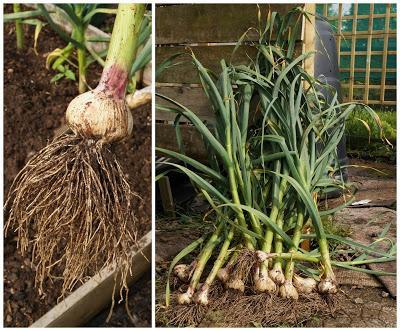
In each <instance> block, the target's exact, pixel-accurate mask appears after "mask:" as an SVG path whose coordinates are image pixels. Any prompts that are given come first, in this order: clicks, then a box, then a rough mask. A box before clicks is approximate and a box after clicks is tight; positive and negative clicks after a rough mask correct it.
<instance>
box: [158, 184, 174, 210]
mask: <svg viewBox="0 0 400 331" xmlns="http://www.w3.org/2000/svg"><path fill="white" fill-rule="evenodd" d="M158 188H159V189H160V197H161V203H162V206H163V209H164V211H165V213H166V214H168V215H170V216H171V217H175V204H174V198H173V196H172V191H171V185H170V183H169V178H168V176H163V177H162V178H160V179H159V180H158Z"/></svg>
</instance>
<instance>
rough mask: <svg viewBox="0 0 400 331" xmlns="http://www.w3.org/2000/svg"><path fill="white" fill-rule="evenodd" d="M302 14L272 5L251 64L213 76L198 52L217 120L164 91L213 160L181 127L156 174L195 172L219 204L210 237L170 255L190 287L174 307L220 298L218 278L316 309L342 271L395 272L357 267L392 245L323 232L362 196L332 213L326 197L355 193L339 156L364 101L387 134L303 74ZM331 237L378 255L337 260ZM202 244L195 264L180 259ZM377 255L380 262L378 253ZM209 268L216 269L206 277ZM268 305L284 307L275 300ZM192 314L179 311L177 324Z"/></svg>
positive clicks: (384, 255)
mask: <svg viewBox="0 0 400 331" xmlns="http://www.w3.org/2000/svg"><path fill="white" fill-rule="evenodd" d="M259 17H261V14H259ZM303 18H304V19H309V14H308V13H306V12H304V11H303V9H302V8H295V9H293V10H292V11H290V12H289V13H288V14H286V15H284V16H281V15H279V14H278V13H275V12H273V13H271V12H270V13H269V14H268V16H267V20H266V22H265V26H264V27H263V28H261V29H260V30H259V42H258V43H257V44H256V45H253V47H255V48H257V51H258V52H257V55H256V56H255V57H254V58H252V59H251V60H252V62H251V63H250V64H249V65H247V66H246V65H238V66H236V65H233V64H227V63H226V62H225V61H224V60H222V61H221V63H220V64H221V72H220V73H219V74H215V73H213V72H211V71H210V70H208V69H206V68H204V67H203V65H202V64H201V63H200V62H199V61H198V60H197V59H196V57H195V55H194V54H193V55H192V59H193V63H194V66H195V68H196V70H197V72H198V74H199V77H200V81H201V84H202V87H203V91H204V93H205V94H206V96H207V97H208V99H209V102H210V106H211V107H212V109H213V111H214V115H215V125H214V126H212V127H210V126H207V125H206V124H205V123H203V122H202V120H201V119H200V118H199V117H197V115H196V114H195V113H193V112H192V111H191V110H190V109H188V108H187V107H185V106H184V105H182V104H180V103H178V102H176V101H174V100H172V99H170V98H168V97H166V96H163V95H158V96H159V97H160V98H162V99H164V100H166V101H167V102H168V103H169V106H165V105H160V104H157V106H156V107H157V109H158V110H161V111H166V112H170V113H173V114H176V119H175V123H179V120H180V118H185V121H189V122H190V123H191V124H192V125H193V126H194V127H195V128H196V130H197V131H198V133H199V134H200V135H201V136H202V138H203V141H204V145H205V148H206V150H207V154H208V158H209V162H208V164H204V163H201V162H199V161H197V160H194V159H192V158H191V157H189V156H187V155H185V151H184V148H183V146H184V145H183V141H182V137H181V134H180V130H179V126H178V125H177V126H176V137H177V142H178V146H179V148H180V152H174V151H171V150H166V149H163V148H157V149H156V150H157V152H159V153H162V154H165V155H167V156H169V157H171V158H173V159H175V160H176V161H175V162H174V161H168V162H166V161H162V163H164V164H167V165H169V166H170V167H171V170H167V171H165V172H163V173H161V174H158V176H157V179H159V178H161V177H162V176H164V175H166V174H167V173H168V172H169V171H179V172H182V173H184V174H186V175H187V176H188V177H189V178H190V180H191V182H192V183H193V185H194V186H195V187H196V188H197V189H198V190H199V192H201V193H202V194H203V196H204V197H205V199H206V200H207V201H208V203H209V205H210V208H211V209H212V211H213V213H212V214H211V213H208V216H209V217H210V218H211V217H212V218H213V219H214V222H215V225H214V231H213V232H212V233H211V234H205V235H204V236H202V237H201V238H199V239H198V240H196V241H195V242H193V243H192V244H190V245H189V246H188V247H186V248H185V249H184V250H182V251H181V252H180V253H179V254H178V255H177V256H176V257H175V259H174V260H173V261H172V263H171V265H170V268H169V274H168V276H169V275H170V274H171V273H173V274H174V276H175V277H176V278H177V279H179V280H180V281H181V282H184V283H187V284H188V288H187V290H186V292H184V293H180V294H178V295H177V296H175V298H176V302H174V303H178V304H183V305H186V304H189V303H191V302H193V301H194V302H195V303H197V304H199V305H208V304H209V301H210V297H211V298H212V299H213V300H218V298H217V297H216V295H217V294H215V293H213V289H215V287H214V286H213V285H214V281H215V279H216V278H218V279H219V280H220V281H221V282H222V283H223V284H224V286H225V287H226V288H231V289H234V290H237V291H239V293H240V292H244V291H245V289H252V291H255V292H258V293H269V294H268V295H272V296H273V295H276V294H279V296H281V297H283V298H285V299H288V300H298V299H303V302H304V304H308V303H309V302H310V301H307V300H305V299H306V298H307V296H308V295H309V294H310V293H311V292H315V291H317V292H319V293H321V294H334V293H336V291H337V288H336V278H335V274H334V272H333V268H332V266H338V267H343V268H348V269H352V270H356V271H362V272H369V273H375V274H386V273H385V272H375V271H370V270H366V269H362V268H360V267H358V266H359V265H361V264H364V263H367V262H371V261H373V262H377V263H379V262H385V261H391V260H394V259H395V249H394V248H393V247H392V248H391V249H390V250H389V251H388V252H383V251H379V250H377V249H376V248H375V247H374V246H373V245H371V246H366V245H362V244H360V243H357V242H354V241H352V240H350V239H348V238H344V237H340V236H338V235H331V234H328V233H326V231H325V228H324V224H323V222H322V218H323V217H326V216H327V215H330V214H333V213H335V212H336V211H338V210H340V209H341V208H344V207H345V206H347V205H348V204H350V203H351V202H352V201H353V199H345V198H344V202H343V204H342V205H340V206H338V207H336V208H334V209H330V210H324V209H323V208H322V206H321V204H320V202H321V201H319V197H321V196H324V195H325V194H326V193H328V192H330V191H332V190H337V189H338V188H339V189H341V190H343V192H348V191H349V190H350V188H351V187H350V185H349V184H346V183H344V182H343V181H342V180H341V179H340V178H341V177H340V174H341V168H340V166H339V165H338V162H335V161H336V160H337V150H336V149H337V146H338V143H339V141H340V140H341V138H342V136H343V134H344V130H345V129H344V124H345V120H346V118H347V117H348V116H349V115H350V114H351V112H352V111H354V110H355V108H356V107H362V109H363V110H364V111H365V112H367V113H368V114H369V115H370V116H371V118H373V120H374V121H375V122H376V123H377V125H378V127H379V128H380V133H381V138H383V135H382V131H381V122H380V120H379V117H378V116H377V115H376V113H375V112H374V111H373V110H372V109H371V108H370V107H368V106H365V105H361V104H356V103H343V104H340V103H339V102H338V99H337V95H335V96H334V98H333V99H332V101H328V100H326V99H325V98H324V96H323V94H322V93H321V92H320V91H321V90H322V88H326V87H328V86H326V85H324V84H323V83H321V82H320V81H318V80H316V79H315V78H314V77H312V76H310V75H309V74H308V73H307V72H306V71H305V70H304V69H303V63H304V61H305V60H306V59H307V58H309V57H311V56H313V52H308V53H305V54H302V55H300V56H297V57H296V55H295V47H296V37H297V34H298V33H299V31H300V30H301V25H302V19H303ZM260 26H261V23H260ZM243 38H244V37H243ZM243 38H242V39H241V40H243ZM239 44H240V43H238V46H237V47H239ZM254 104H256V107H255V109H254V107H252V106H251V105H254ZM338 175H339V176H338ZM338 177H339V179H338ZM210 215H211V216H210ZM305 232H308V234H304V233H305ZM307 239H311V240H312V243H313V246H312V249H311V251H307V250H304V249H303V248H302V247H301V245H300V244H301V243H302V242H303V241H305V240H307ZM330 241H333V242H339V243H343V244H345V245H347V247H348V249H347V250H348V251H349V252H353V253H354V252H355V251H364V252H366V253H368V254H364V255H362V256H363V259H354V260H351V261H345V262H343V261H337V260H334V259H332V257H333V256H335V252H333V251H330V245H329V242H330ZM200 247H201V249H200V253H199V254H198V256H197V258H196V259H195V260H194V261H193V262H192V263H191V264H178V262H179V261H180V260H181V259H182V258H183V257H184V256H186V255H187V254H189V253H191V252H193V251H194V250H195V249H197V248H200ZM370 253H372V254H373V256H374V257H369V254H370ZM214 257H215V258H214ZM367 260H368V261H367ZM212 261H213V262H212ZM210 262H211V266H210V268H207V267H206V266H207V264H208V263H210ZM205 270H210V271H209V272H208V274H207V275H204V273H205ZM217 288H218V287H217ZM210 293H213V294H212V295H211V294H210ZM265 300H267V299H265ZM270 302H272V306H271V309H275V308H274V307H273V302H274V300H270ZM307 302H308V303H307ZM169 304H170V277H168V280H167V286H166V306H167V307H168V306H169ZM188 315H190V314H180V317H177V318H176V319H175V322H176V323H179V322H181V321H178V320H179V319H180V318H181V319H184V318H187V316H188Z"/></svg>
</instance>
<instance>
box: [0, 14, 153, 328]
mask: <svg viewBox="0 0 400 331" xmlns="http://www.w3.org/2000/svg"><path fill="white" fill-rule="evenodd" d="M10 10H11V6H6V7H5V12H10ZM24 29H25V37H26V50H24V52H20V53H19V52H17V50H16V46H15V29H14V25H13V24H6V25H4V194H5V196H6V195H7V193H8V190H9V188H10V185H11V183H12V181H13V179H14V178H15V176H16V175H17V174H18V172H19V171H20V170H21V169H22V167H23V166H24V165H25V164H26V163H27V161H28V160H29V159H30V158H31V157H32V156H33V155H34V154H35V153H36V152H38V151H39V150H40V149H41V148H43V147H44V146H46V144H47V143H48V142H49V141H50V140H52V139H53V137H54V134H55V132H56V131H57V130H58V129H59V128H60V127H61V126H63V125H64V123H65V120H64V113H65V110H66V108H67V105H68V104H69V102H70V101H71V100H72V99H73V98H74V97H75V96H76V95H77V93H78V89H77V85H76V82H73V81H69V80H65V79H62V80H60V81H58V82H57V83H56V84H54V83H52V84H51V83H50V80H51V78H52V76H53V75H54V74H55V72H50V71H48V70H47V69H46V67H45V62H46V55H47V54H48V53H49V52H50V51H52V50H54V49H55V48H57V47H59V48H61V47H64V46H65V45H66V43H65V42H64V41H63V40H61V39H60V38H59V37H58V36H57V35H56V34H55V33H53V32H52V31H51V30H49V29H48V28H47V27H45V28H44V29H43V30H42V32H41V34H40V37H39V41H38V47H37V50H38V53H39V55H36V54H35V53H34V51H33V49H32V46H33V35H34V27H32V26H27V25H25V26H24ZM100 75H101V67H100V66H96V65H93V66H91V67H90V70H89V72H88V74H87V78H88V83H89V85H90V86H92V87H94V86H95V85H96V83H97V82H98V80H99V78H100ZM133 115H134V116H133V118H134V130H133V132H134V135H133V136H132V137H131V138H129V139H127V140H126V141H125V142H124V143H122V144H119V145H118V146H115V147H114V150H115V152H116V154H117V158H118V159H119V160H120V163H121V164H122V167H123V169H124V171H125V175H126V176H127V178H128V180H129V182H130V183H131V187H132V190H133V191H135V192H136V193H137V194H138V195H139V196H140V197H141V199H139V200H138V202H137V204H136V205H135V206H134V208H135V209H134V210H135V216H136V218H137V219H138V223H139V227H138V238H140V237H141V236H142V235H143V234H144V233H146V232H147V231H149V230H150V229H151V125H150V124H151V107H150V106H146V107H143V108H141V109H137V110H135V114H133ZM31 254H32V252H31V250H29V249H28V251H27V253H26V255H25V256H21V255H20V254H19V252H18V251H17V250H16V238H15V235H13V234H12V233H10V234H9V235H8V236H7V238H5V240H4V325H5V326H8V327H9V326H14V327H15V326H17V327H22V326H29V325H30V324H32V322H34V321H35V320H37V319H38V318H39V317H40V316H42V315H43V314H44V313H46V312H47V311H48V310H49V309H50V308H52V307H53V306H54V305H55V304H56V303H57V299H58V296H59V293H60V290H61V286H62V282H61V281H60V280H59V279H57V278H52V279H47V280H46V281H45V283H44V284H43V288H44V289H45V293H41V294H39V293H38V292H37V289H35V288H34V279H35V266H34V265H33V266H32V265H31V262H30V260H31ZM55 274H60V270H56V271H55ZM79 285H80V284H78V285H77V286H79ZM144 286H148V290H149V291H150V288H151V287H150V282H148V283H146V284H145V285H144ZM150 292H151V291H150ZM135 298H136V297H135V292H134V291H131V296H130V300H133V301H132V302H135V300H136V299H135ZM139 298H140V296H139ZM146 309H147V310H148V311H150V310H151V304H150V303H148V302H147V301H146V302H143V306H142V307H141V309H139V310H138V313H137V314H138V316H139V317H140V318H141V320H142V321H143V323H142V325H143V326H150V325H151V318H150V317H149V316H148V315H142V313H141V311H144V310H146ZM135 312H136V308H135V309H134V312H133V313H135ZM112 325H113V324H109V326H112Z"/></svg>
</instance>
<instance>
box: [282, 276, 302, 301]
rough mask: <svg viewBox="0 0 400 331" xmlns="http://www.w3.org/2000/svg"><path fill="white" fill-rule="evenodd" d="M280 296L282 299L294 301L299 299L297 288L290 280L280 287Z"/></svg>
mask: <svg viewBox="0 0 400 331" xmlns="http://www.w3.org/2000/svg"><path fill="white" fill-rule="evenodd" d="M279 294H280V296H281V297H282V298H285V299H292V300H298V299H299V293H298V292H297V290H296V288H295V287H294V285H293V283H292V282H291V281H290V280H286V281H285V282H284V283H283V284H282V285H281V286H280V287H279Z"/></svg>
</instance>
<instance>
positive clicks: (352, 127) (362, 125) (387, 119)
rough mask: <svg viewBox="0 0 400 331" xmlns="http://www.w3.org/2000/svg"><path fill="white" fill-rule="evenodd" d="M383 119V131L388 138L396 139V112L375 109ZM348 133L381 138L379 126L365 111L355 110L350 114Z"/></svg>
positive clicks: (356, 135) (349, 134) (393, 140)
mask: <svg viewBox="0 0 400 331" xmlns="http://www.w3.org/2000/svg"><path fill="white" fill-rule="evenodd" d="M375 112H376V113H377V114H378V116H379V117H380V119H381V122H382V127H383V132H384V134H385V136H386V138H387V139H388V140H389V141H391V142H395V141H396V112H392V111H382V110H375ZM346 134H347V135H348V136H355V137H365V138H368V137H369V136H371V139H380V133H379V127H378V125H377V124H376V123H375V122H374V121H373V120H372V119H371V116H369V115H368V114H367V113H366V112H365V111H362V110H358V109H357V110H355V111H354V112H353V113H351V114H350V116H349V118H348V120H347V122H346Z"/></svg>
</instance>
